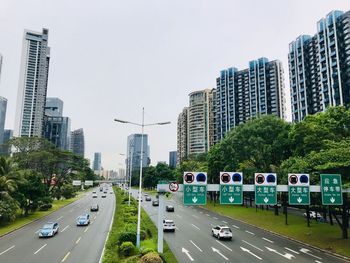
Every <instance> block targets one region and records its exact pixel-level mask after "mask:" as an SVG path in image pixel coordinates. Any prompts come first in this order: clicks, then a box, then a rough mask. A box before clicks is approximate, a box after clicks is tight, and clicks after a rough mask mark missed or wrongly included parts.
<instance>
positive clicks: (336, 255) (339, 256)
mask: <svg viewBox="0 0 350 263" xmlns="http://www.w3.org/2000/svg"><path fill="white" fill-rule="evenodd" d="M201 208H202V209H204V210H207V211H210V212H213V213H217V214H219V215H221V216H224V217H227V218H230V219H232V220H236V221H238V222H240V223H242V224H245V225H248V226H251V227H255V228H257V229H260V230H264V231H266V232H268V233H270V234H273V235H275V236H278V237H283V238H285V239H288V240H291V241H294V242H296V243H298V244H302V245H304V246H308V247H310V248H313V249H315V250H318V251H320V252H323V253H325V254H328V255H331V256H333V257H337V258H340V259H343V260H345V261H348V262H350V258H348V257H346V256H343V255H339V254H337V253H333V252H330V251H328V250H325V249H322V248H319V247H316V246H314V245H311V244H308V243H304V242H302V241H300V240H297V239H294V238H292V237H288V236H284V235H282V234H279V233H276V232H274V231H271V230H268V229H265V228H262V227H258V226H256V225H253V224H250V223H247V222H244V221H242V220H240V219H236V218H232V217H230V216H227V215H223V214H221V213H219V212H215V211H212V210H210V209H208V208H206V207H203V206H201Z"/></svg>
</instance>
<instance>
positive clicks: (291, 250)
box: [284, 247, 299, 255]
mask: <svg viewBox="0 0 350 263" xmlns="http://www.w3.org/2000/svg"><path fill="white" fill-rule="evenodd" d="M284 249H286V250H289V251H290V252H293V253H295V254H297V255H299V252H297V251H295V250H293V249H290V248H288V247H284Z"/></svg>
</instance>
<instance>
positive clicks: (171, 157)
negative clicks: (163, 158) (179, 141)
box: [169, 151, 177, 168]
mask: <svg viewBox="0 0 350 263" xmlns="http://www.w3.org/2000/svg"><path fill="white" fill-rule="evenodd" d="M176 162H177V151H172V152H169V166H170V167H172V168H175V167H176Z"/></svg>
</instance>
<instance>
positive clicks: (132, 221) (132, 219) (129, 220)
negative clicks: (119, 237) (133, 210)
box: [124, 216, 137, 224]
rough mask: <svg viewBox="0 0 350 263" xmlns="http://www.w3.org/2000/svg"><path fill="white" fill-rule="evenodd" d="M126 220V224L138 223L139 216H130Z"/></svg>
mask: <svg viewBox="0 0 350 263" xmlns="http://www.w3.org/2000/svg"><path fill="white" fill-rule="evenodd" d="M124 222H125V223H126V224H137V217H136V216H130V217H127V218H124Z"/></svg>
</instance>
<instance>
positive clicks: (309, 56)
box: [288, 11, 350, 122]
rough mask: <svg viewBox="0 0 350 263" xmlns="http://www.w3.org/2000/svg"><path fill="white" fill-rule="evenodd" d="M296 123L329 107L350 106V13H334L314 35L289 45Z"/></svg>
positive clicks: (298, 39) (320, 23)
mask: <svg viewBox="0 0 350 263" xmlns="http://www.w3.org/2000/svg"><path fill="white" fill-rule="evenodd" d="M288 61H289V80H290V92H291V106H292V119H293V122H299V121H301V120H303V119H304V118H305V116H307V115H309V114H315V113H317V112H322V111H325V110H326V109H327V107H329V106H337V105H349V104H350V11H347V12H346V13H344V12H342V11H332V12H330V13H329V14H328V15H327V16H326V17H325V18H322V19H321V20H319V21H318V23H317V33H316V34H315V35H314V36H308V35H301V36H299V37H298V38H297V39H296V40H295V41H293V42H291V43H290V44H289V54H288Z"/></svg>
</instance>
